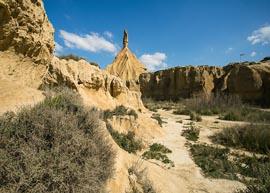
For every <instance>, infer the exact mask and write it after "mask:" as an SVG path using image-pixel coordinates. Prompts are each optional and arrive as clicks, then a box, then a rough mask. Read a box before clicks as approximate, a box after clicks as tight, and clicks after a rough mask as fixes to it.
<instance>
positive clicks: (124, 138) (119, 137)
mask: <svg viewBox="0 0 270 193" xmlns="http://www.w3.org/2000/svg"><path fill="white" fill-rule="evenodd" d="M107 129H108V131H109V132H110V134H111V136H112V138H113V139H114V141H115V142H116V143H117V144H118V145H119V147H121V148H122V149H124V150H125V151H127V152H129V153H136V151H139V150H141V149H142V142H141V141H139V140H136V139H135V133H134V132H132V131H128V133H127V134H123V133H119V132H118V131H115V130H113V128H112V126H111V124H110V123H107Z"/></svg>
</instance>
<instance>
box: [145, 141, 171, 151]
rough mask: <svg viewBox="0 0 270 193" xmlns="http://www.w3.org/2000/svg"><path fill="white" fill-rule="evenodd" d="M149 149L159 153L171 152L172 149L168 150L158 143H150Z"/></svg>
mask: <svg viewBox="0 0 270 193" xmlns="http://www.w3.org/2000/svg"><path fill="white" fill-rule="evenodd" d="M150 151H156V152H161V153H172V150H170V149H169V148H167V147H165V146H164V145H162V144H160V143H153V144H152V145H150Z"/></svg>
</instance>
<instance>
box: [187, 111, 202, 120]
mask: <svg viewBox="0 0 270 193" xmlns="http://www.w3.org/2000/svg"><path fill="white" fill-rule="evenodd" d="M189 116H190V120H191V121H197V122H200V121H202V117H201V116H200V115H198V114H196V113H194V112H191V113H190V115H189Z"/></svg>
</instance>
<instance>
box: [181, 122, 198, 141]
mask: <svg viewBox="0 0 270 193" xmlns="http://www.w3.org/2000/svg"><path fill="white" fill-rule="evenodd" d="M199 135H200V129H199V128H196V127H195V126H193V125H191V126H190V128H189V129H185V130H183V132H182V136H184V137H185V138H186V139H188V140H191V141H197V140H198V139H199Z"/></svg>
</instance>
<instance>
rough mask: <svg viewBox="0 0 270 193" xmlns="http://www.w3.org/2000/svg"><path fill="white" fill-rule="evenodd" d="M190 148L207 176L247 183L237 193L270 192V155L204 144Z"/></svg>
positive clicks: (196, 161)
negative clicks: (233, 151)
mask: <svg viewBox="0 0 270 193" xmlns="http://www.w3.org/2000/svg"><path fill="white" fill-rule="evenodd" d="M190 150H191V154H192V156H193V159H194V161H195V163H196V164H197V165H198V166H200V167H201V169H202V170H203V172H204V174H205V175H206V176H209V177H213V178H226V179H232V180H239V181H241V182H243V183H245V184H246V185H247V189H244V190H239V191H237V193H257V192H259V193H268V192H269V189H270V167H269V166H270V158H269V156H268V157H256V156H254V155H253V156H252V157H248V156H245V155H239V154H232V153H230V151H229V149H228V148H218V147H212V146H209V145H203V144H194V145H190ZM229 157H230V159H229ZM237 174H238V175H237Z"/></svg>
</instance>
